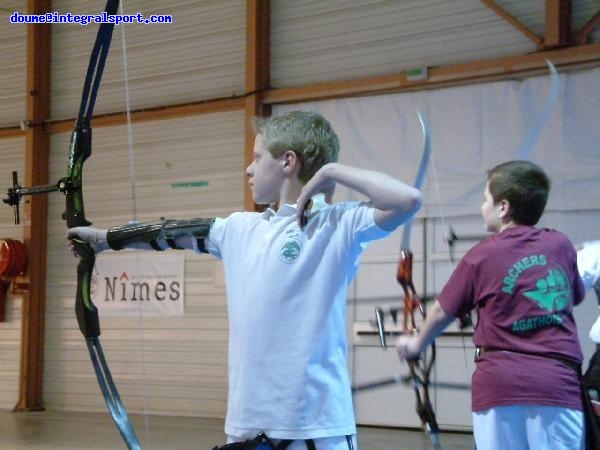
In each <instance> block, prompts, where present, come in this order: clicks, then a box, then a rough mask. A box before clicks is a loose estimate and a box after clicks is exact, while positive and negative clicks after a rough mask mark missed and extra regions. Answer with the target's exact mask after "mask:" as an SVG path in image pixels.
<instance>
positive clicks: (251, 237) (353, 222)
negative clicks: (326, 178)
mask: <svg viewBox="0 0 600 450" xmlns="http://www.w3.org/2000/svg"><path fill="white" fill-rule="evenodd" d="M313 204H314V207H313V213H312V214H311V218H310V220H309V222H308V225H307V226H306V227H305V229H304V230H300V228H299V226H298V224H297V223H296V216H295V212H296V207H295V205H284V206H283V207H281V208H280V209H279V211H278V212H276V213H275V212H274V211H273V210H267V211H266V212H265V213H262V214H261V213H252V212H242V213H234V214H232V215H231V216H229V217H228V218H226V219H217V220H216V221H215V223H214V225H213V227H212V229H211V232H210V236H209V239H207V241H206V248H207V250H208V251H209V253H211V254H213V255H215V256H216V257H218V258H220V259H222V260H223V264H224V268H225V276H226V281H227V300H228V308H229V328H230V329H229V333H230V340H229V399H228V408H227V419H226V423H225V432H226V433H227V434H228V435H230V436H237V437H246V438H250V437H254V436H255V435H256V434H257V433H258V432H260V431H264V432H265V433H267V435H269V436H271V437H273V438H278V439H307V438H320V437H326V436H340V435H349V434H355V433H356V428H355V419H354V412H353V406H352V395H351V390H350V379H349V375H348V369H347V361H346V356H347V345H346V331H345V328H346V327H345V313H346V290H347V286H348V284H349V283H350V281H351V279H352V278H353V277H354V275H355V274H356V271H357V269H358V264H359V256H360V254H361V253H362V252H363V251H364V250H365V248H366V244H367V242H369V241H371V240H374V239H379V238H382V237H385V236H387V235H388V234H389V232H387V231H385V230H382V229H381V228H379V227H378V226H377V225H376V224H375V222H374V208H373V207H372V206H371V205H370V203H356V202H354V203H338V204H335V205H327V204H325V203H324V202H323V198H322V197H321V196H317V197H315V198H314V199H313Z"/></svg>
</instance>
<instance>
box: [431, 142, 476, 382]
mask: <svg viewBox="0 0 600 450" xmlns="http://www.w3.org/2000/svg"><path fill="white" fill-rule="evenodd" d="M431 176H432V179H433V189H434V191H435V197H436V200H437V204H438V207H439V215H440V222H441V224H442V230H447V229H448V222H447V220H446V213H445V211H444V204H443V203H442V196H441V194H440V183H439V180H438V176H437V169H436V164H435V156H434V155H433V152H432V154H431ZM443 241H444V249H445V251H446V254H447V255H448V262H449V263H450V265H451V267H452V270H454V269H455V268H456V261H452V254H451V252H450V244H449V243H448V240H447V239H444V240H443ZM461 340H462V347H463V358H464V363H465V372H467V371H468V367H469V360H468V359H467V358H468V357H467V346H466V342H465V335H464V333H461Z"/></svg>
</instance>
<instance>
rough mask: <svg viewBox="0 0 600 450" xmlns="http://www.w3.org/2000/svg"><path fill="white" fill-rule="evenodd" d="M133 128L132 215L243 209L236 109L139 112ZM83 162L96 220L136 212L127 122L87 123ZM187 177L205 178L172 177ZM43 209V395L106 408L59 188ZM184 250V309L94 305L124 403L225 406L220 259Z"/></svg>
mask: <svg viewBox="0 0 600 450" xmlns="http://www.w3.org/2000/svg"><path fill="white" fill-rule="evenodd" d="M68 140H69V136H68V135H67V134H66V133H63V134H57V135H54V136H53V137H52V157H51V173H52V175H51V178H52V179H56V178H60V177H61V176H62V174H63V173H64V170H65V161H66V153H67V147H68ZM133 140H134V150H135V164H134V167H135V180H136V183H135V184H136V204H137V211H138V219H139V220H141V221H148V220H156V219H159V218H160V217H166V218H179V219H184V218H191V217H215V216H226V215H228V214H229V213H231V212H233V211H238V210H241V209H243V205H244V194H243V188H244V182H245V180H244V175H243V171H244V115H243V111H237V112H228V113H217V114H206V115H202V116H196V117H190V118H185V119H177V120H165V121H157V122H151V123H142V124H135V125H134V126H133ZM84 170H85V172H84V178H85V179H84V197H85V205H86V216H87V217H88V219H89V220H91V221H92V222H94V225H96V226H98V227H109V226H114V225H120V224H124V223H127V221H129V220H130V219H131V218H132V216H133V213H132V201H131V197H130V189H129V188H130V181H131V178H130V170H129V155H128V151H127V131H126V127H107V128H99V129H97V130H94V151H93V153H92V156H91V158H90V159H89V160H88V161H87V162H86V165H85V169H84ZM194 181H201V182H206V183H207V184H206V185H204V186H201V187H196V188H189V189H179V188H174V187H173V186H172V183H178V182H194ZM49 209H50V211H49V238H48V239H49V241H48V261H50V262H51V263H49V265H48V278H47V292H48V300H47V316H48V319H47V331H46V362H45V370H46V376H45V385H44V393H45V401H46V407H47V408H48V409H64V410H81V409H86V410H95V411H104V409H105V406H104V401H103V399H102V395H101V394H100V391H99V389H98V387H97V384H96V379H95V376H94V374H93V369H92V365H91V363H90V361H89V357H88V355H87V350H86V348H85V344H84V342H83V339H82V336H81V334H80V333H79V330H78V329H77V324H76V321H75V315H74V312H73V302H74V293H75V266H76V261H75V260H74V258H73V257H72V256H71V255H70V254H69V253H68V252H67V249H66V242H65V239H64V236H65V232H66V228H65V224H64V222H63V221H62V220H60V215H61V212H62V211H63V210H64V198H63V197H62V196H60V195H53V196H51V198H50V205H49ZM185 259H186V262H185V277H186V284H185V317H183V318H168V319H144V321H143V322H140V321H139V320H137V319H133V320H131V319H119V318H108V317H100V322H101V327H102V336H101V339H102V342H103V345H104V348H105V351H106V355H107V360H108V363H109V365H110V367H111V369H112V372H113V375H114V378H115V383H116V384H117V387H118V389H119V390H120V392H121V395H122V397H123V401H124V403H125V405H126V407H127V408H128V410H129V411H130V412H141V411H143V410H144V409H146V408H147V410H148V412H149V413H151V414H168V415H189V416H201V417H224V413H225V406H226V400H227V341H228V339H227V331H228V328H227V313H226V302H225V285H224V281H223V275H222V271H221V264H220V262H218V261H217V260H216V259H215V258H213V257H210V256H206V255H195V254H193V253H192V252H186V253H185ZM141 336H143V338H141Z"/></svg>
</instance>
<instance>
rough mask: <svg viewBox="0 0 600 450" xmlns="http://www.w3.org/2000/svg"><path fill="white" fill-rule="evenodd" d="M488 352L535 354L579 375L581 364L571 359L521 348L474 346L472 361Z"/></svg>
mask: <svg viewBox="0 0 600 450" xmlns="http://www.w3.org/2000/svg"><path fill="white" fill-rule="evenodd" d="M488 352H508V353H517V354H521V355H529V356H537V357H540V358H547V359H553V360H555V361H558V362H559V363H561V364H562V365H563V366H566V367H568V368H569V369H571V370H573V371H574V372H575V373H576V374H577V375H579V376H581V364H580V363H578V362H577V361H573V360H572V359H568V358H561V357H560V356H549V355H541V354H539V353H533V352H524V351H521V350H507V349H504V348H496V347H475V358H474V361H475V362H477V361H478V360H479V358H480V357H481V355H482V354H484V353H488Z"/></svg>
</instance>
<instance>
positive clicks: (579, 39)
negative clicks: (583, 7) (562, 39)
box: [573, 11, 600, 45]
mask: <svg viewBox="0 0 600 450" xmlns="http://www.w3.org/2000/svg"><path fill="white" fill-rule="evenodd" d="M597 26H600V11H598V12H596V14H594V16H593V17H592V18H591V19H590V20H588V22H587V23H586V24H585V25H584V26H583V28H581V30H579V32H578V33H577V34H576V35H575V37H574V38H573V43H574V44H575V45H584V44H587V41H588V38H589V36H590V34H592V31H594V29H595V28H596V27H597Z"/></svg>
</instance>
